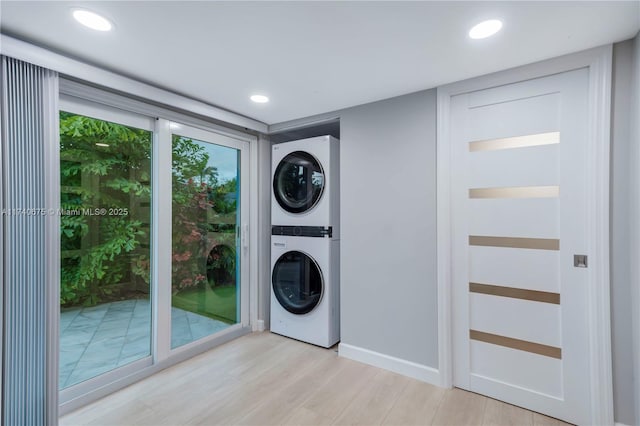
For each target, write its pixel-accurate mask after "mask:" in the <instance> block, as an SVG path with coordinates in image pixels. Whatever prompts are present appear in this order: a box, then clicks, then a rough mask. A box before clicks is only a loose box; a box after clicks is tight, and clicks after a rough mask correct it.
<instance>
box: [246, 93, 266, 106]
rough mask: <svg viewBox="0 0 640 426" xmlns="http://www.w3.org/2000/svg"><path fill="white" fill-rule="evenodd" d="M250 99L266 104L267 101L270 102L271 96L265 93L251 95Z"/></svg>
mask: <svg viewBox="0 0 640 426" xmlns="http://www.w3.org/2000/svg"><path fill="white" fill-rule="evenodd" d="M249 99H251V100H252V101H253V102H255V103H257V104H266V103H267V102H269V98H268V97H266V96H265V95H251V97H250V98H249Z"/></svg>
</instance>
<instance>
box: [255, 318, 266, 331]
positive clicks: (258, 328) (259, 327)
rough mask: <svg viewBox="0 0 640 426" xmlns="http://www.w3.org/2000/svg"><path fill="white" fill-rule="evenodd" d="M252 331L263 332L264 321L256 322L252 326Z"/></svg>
mask: <svg viewBox="0 0 640 426" xmlns="http://www.w3.org/2000/svg"><path fill="white" fill-rule="evenodd" d="M253 331H264V320H257V321H256V323H255V324H254V326H253Z"/></svg>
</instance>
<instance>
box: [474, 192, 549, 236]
mask: <svg viewBox="0 0 640 426" xmlns="http://www.w3.org/2000/svg"><path fill="white" fill-rule="evenodd" d="M469 208H470V210H471V211H472V212H473V214H472V215H470V216H469V235H519V236H522V237H539V238H558V235H560V224H559V221H558V211H559V210H558V209H559V201H558V199H557V198H525V199H513V198H493V199H472V200H469Z"/></svg>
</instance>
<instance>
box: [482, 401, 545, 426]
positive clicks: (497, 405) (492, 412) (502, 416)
mask: <svg viewBox="0 0 640 426" xmlns="http://www.w3.org/2000/svg"><path fill="white" fill-rule="evenodd" d="M482 424H483V425H484V426H533V413H532V412H531V411H528V410H525V409H523V408H520V407H516V406H515V405H511V404H506V403H504V402H502V401H497V400H495V399H487V404H486V406H485V410H484V417H483V421H482Z"/></svg>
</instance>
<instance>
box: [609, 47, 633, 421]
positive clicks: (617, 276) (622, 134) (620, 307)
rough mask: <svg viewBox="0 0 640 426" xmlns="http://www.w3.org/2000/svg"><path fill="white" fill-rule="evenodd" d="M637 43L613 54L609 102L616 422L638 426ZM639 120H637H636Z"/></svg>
mask: <svg viewBox="0 0 640 426" xmlns="http://www.w3.org/2000/svg"><path fill="white" fill-rule="evenodd" d="M633 47H634V45H633V41H632V40H629V41H625V42H623V43H617V44H616V45H615V46H614V50H613V79H612V80H613V85H612V100H611V101H612V102H611V107H612V111H611V323H612V333H611V337H612V359H613V394H614V413H615V420H616V422H619V423H622V424H626V425H634V424H637V422H636V421H634V419H635V413H634V411H635V409H634V405H635V404H634V401H635V399H636V398H635V395H634V393H635V392H634V383H633V381H634V375H633V374H632V372H633V364H634V352H633V339H632V338H631V336H633V323H632V311H633V303H632V297H631V295H632V280H631V264H632V262H631V259H632V258H631V253H630V247H631V241H632V236H631V234H630V232H629V226H630V224H631V211H630V208H631V197H630V182H631V162H630V161H629V159H630V158H631V156H630V155H631V150H632V143H631V142H632V139H631V124H630V123H631V122H632V120H631V118H632V112H631V109H630V107H631V105H632V101H633V91H632V90H631V87H632V72H633V67H632V64H633ZM636 121H637V120H636Z"/></svg>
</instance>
